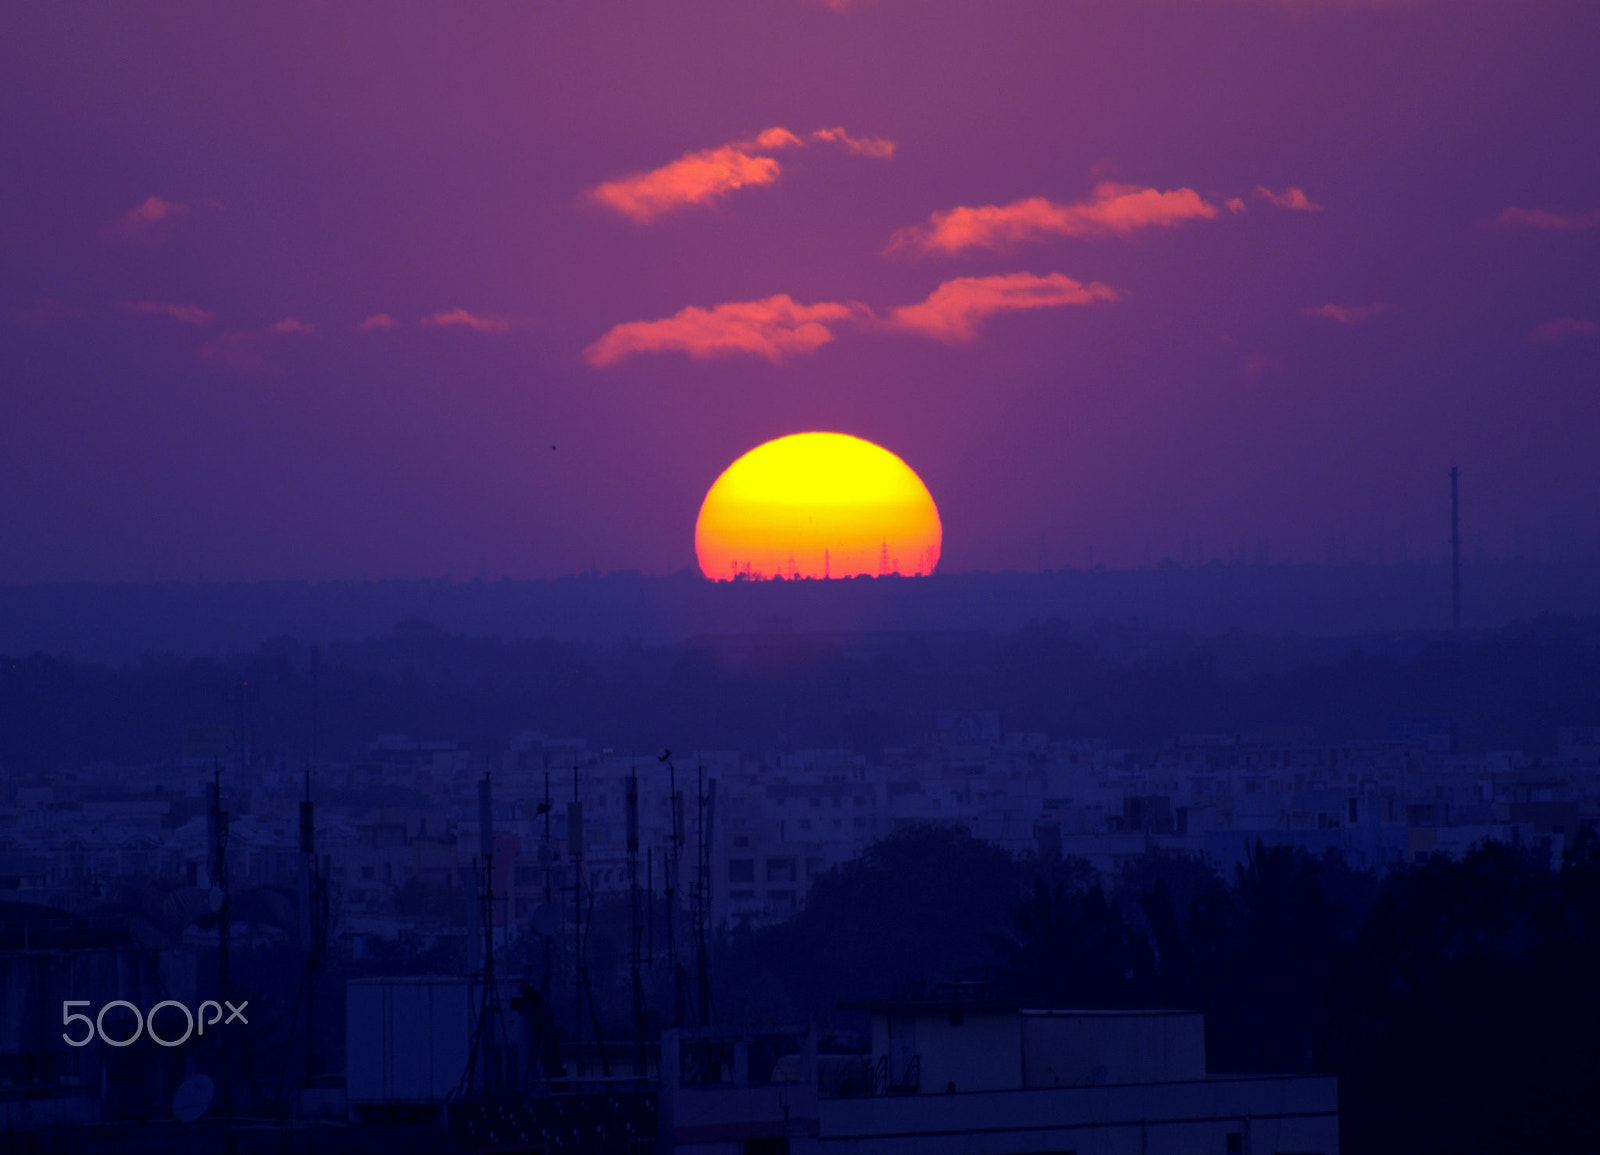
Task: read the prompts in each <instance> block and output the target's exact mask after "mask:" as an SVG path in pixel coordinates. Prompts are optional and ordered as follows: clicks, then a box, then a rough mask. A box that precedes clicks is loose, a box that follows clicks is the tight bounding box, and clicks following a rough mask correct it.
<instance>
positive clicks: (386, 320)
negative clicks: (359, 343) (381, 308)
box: [357, 313, 394, 333]
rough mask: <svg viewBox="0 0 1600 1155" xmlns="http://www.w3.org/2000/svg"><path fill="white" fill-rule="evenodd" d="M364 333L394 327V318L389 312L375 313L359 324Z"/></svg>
mask: <svg viewBox="0 0 1600 1155" xmlns="http://www.w3.org/2000/svg"><path fill="white" fill-rule="evenodd" d="M357 327H358V328H359V329H360V330H361V331H362V332H363V333H377V332H382V331H383V330H385V329H393V328H394V318H393V317H391V316H389V314H388V313H374V314H373V315H372V316H370V317H368V318H367V319H366V320H365V321H362V322H361V324H360V325H359V326H357Z"/></svg>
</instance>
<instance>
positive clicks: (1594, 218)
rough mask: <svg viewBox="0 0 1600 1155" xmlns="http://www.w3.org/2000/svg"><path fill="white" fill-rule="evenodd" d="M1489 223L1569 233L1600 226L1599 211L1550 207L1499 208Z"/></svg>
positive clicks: (1503, 227) (1507, 227) (1516, 228)
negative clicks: (1573, 210) (1555, 209)
mask: <svg viewBox="0 0 1600 1155" xmlns="http://www.w3.org/2000/svg"><path fill="white" fill-rule="evenodd" d="M1491 223H1492V224H1495V225H1498V226H1499V227H1500V228H1502V229H1515V230H1521V229H1537V230H1540V231H1543V232H1560V233H1571V232H1580V231H1582V230H1584V229H1593V228H1600V212H1592V213H1558V212H1553V211H1551V210H1550V209H1522V208H1507V209H1501V210H1500V213H1499V215H1498V216H1496V217H1495V218H1494V220H1493V221H1492V222H1491Z"/></svg>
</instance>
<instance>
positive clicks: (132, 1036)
mask: <svg viewBox="0 0 1600 1155" xmlns="http://www.w3.org/2000/svg"><path fill="white" fill-rule="evenodd" d="M90 1005H92V1004H91V1003H90V1002H89V1000H88V999H66V1000H64V1001H63V1002H62V1004H61V1022H62V1025H64V1026H68V1027H70V1026H72V1024H73V1023H77V1022H81V1023H83V1027H84V1030H83V1034H82V1036H81V1037H79V1038H74V1037H73V1036H72V1033H71V1032H70V1031H62V1032H61V1037H62V1039H64V1040H65V1041H66V1042H67V1043H68V1044H69V1045H71V1046H74V1047H86V1046H88V1045H89V1044H90V1043H92V1042H94V1041H95V1039H97V1038H98V1039H99V1040H100V1041H101V1042H102V1043H104V1044H106V1045H107V1046H108V1047H126V1046H128V1045H129V1044H130V1043H132V1042H134V1041H135V1040H137V1039H138V1038H139V1036H140V1035H144V1034H148V1035H149V1036H150V1038H151V1040H152V1041H154V1042H156V1043H159V1044H160V1045H161V1046H163V1047H181V1046H182V1045H183V1044H184V1043H187V1042H188V1041H189V1036H190V1035H204V1034H205V1033H206V1028H207V1027H214V1026H216V1025H217V1024H218V1023H221V1024H222V1025H223V1026H227V1025H228V1024H229V1023H231V1022H233V1020H235V1019H238V1020H239V1021H240V1022H241V1023H244V1024H245V1025H246V1026H249V1025H250V1020H249V1019H247V1018H245V1017H244V1009H245V1008H246V1007H248V1006H249V1005H250V1000H249V999H245V1000H244V1001H243V1002H241V1003H240V1004H239V1005H238V1006H234V1005H233V1004H232V1003H230V1002H229V1001H228V1000H227V999H223V1000H222V1002H220V1003H219V1002H217V1001H216V1000H214V999H207V1000H206V1001H205V1002H203V1003H201V1004H200V1005H199V1006H198V1007H196V1008H195V1009H194V1010H193V1011H191V1010H190V1009H189V1008H188V1007H186V1006H184V1005H183V1004H182V1003H180V1002H179V1001H178V1000H177V999H166V1000H164V1001H162V1002H159V1003H157V1004H156V1005H155V1006H153V1007H151V1008H150V1012H149V1014H146V1013H144V1012H143V1011H141V1010H140V1009H139V1008H138V1007H136V1006H134V1005H133V1004H132V1003H130V1002H128V1000H127V999H112V1000H111V1001H110V1002H109V1003H107V1004H105V1006H103V1007H101V1008H100V1013H99V1014H97V1015H95V1016H94V1018H92V1019H91V1018H90V1017H89V1016H88V1015H86V1014H84V1013H83V1012H82V1011H74V1010H73V1009H72V1008H73V1007H87V1006H90ZM115 1007H126V1008H127V1009H128V1010H129V1011H131V1012H132V1013H133V1030H132V1032H131V1033H129V1034H128V1036H127V1037H126V1038H114V1037H112V1035H108V1034H107V1033H106V1012H107V1011H110V1010H112V1009H113V1008H115ZM168 1007H170V1008H172V1010H171V1011H170V1012H169V1013H168V1014H166V1015H164V1016H163V1017H162V1021H163V1023H164V1024H165V1030H166V1031H167V1032H169V1033H171V1032H173V1031H174V1030H175V1028H176V1026H177V1024H176V1023H175V1022H173V1016H174V1015H177V1014H180V1013H181V1014H182V1015H183V1022H184V1027H183V1034H182V1035H179V1036H178V1037H177V1038H167V1037H164V1036H163V1035H162V1034H160V1033H158V1032H157V1031H156V1012H157V1011H160V1010H163V1009H165V1008H168ZM223 1007H227V1008H228V1017H227V1018H223V1017H222V1008H223ZM207 1011H209V1012H210V1013H211V1017H210V1018H209V1019H208V1018H207V1017H206V1012H207ZM117 1017H118V1018H124V1017H125V1016H120V1015H119V1016H117ZM112 1026H113V1028H114V1029H115V1030H116V1031H117V1032H118V1033H120V1031H121V1029H122V1028H121V1024H119V1023H116V1022H115V1021H114V1022H113V1024H112Z"/></svg>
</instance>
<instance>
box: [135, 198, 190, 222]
mask: <svg viewBox="0 0 1600 1155" xmlns="http://www.w3.org/2000/svg"><path fill="white" fill-rule="evenodd" d="M188 211H189V208H188V206H187V205H180V204H174V203H173V202H172V201H169V200H167V199H166V198H165V197H147V198H146V199H145V202H144V203H143V204H142V205H140V206H139V207H138V208H136V209H134V210H133V211H131V212H130V213H128V214H127V215H126V216H125V217H123V218H122V219H123V220H124V221H126V222H127V223H128V224H130V225H132V226H134V227H135V228H143V227H145V226H148V225H158V224H160V223H161V222H162V221H164V220H167V219H169V218H171V217H178V216H182V215H183V214H184V213H186V212H188Z"/></svg>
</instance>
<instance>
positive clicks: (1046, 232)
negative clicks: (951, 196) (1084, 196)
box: [889, 181, 1217, 253]
mask: <svg viewBox="0 0 1600 1155" xmlns="http://www.w3.org/2000/svg"><path fill="white" fill-rule="evenodd" d="M1216 215H1217V209H1216V206H1215V205H1212V204H1210V203H1208V202H1207V201H1205V200H1204V199H1203V198H1202V197H1201V196H1200V194H1199V193H1197V192H1195V191H1194V190H1193V189H1190V188H1180V189H1171V190H1169V191H1167V192H1162V191H1160V190H1159V189H1154V188H1139V187H1137V186H1135V185H1128V184H1115V183H1112V182H1110V181H1104V182H1101V183H1100V184H1097V185H1095V187H1094V196H1093V198H1092V199H1090V200H1087V201H1080V202H1079V203H1077V204H1069V205H1066V204H1056V203H1054V202H1053V201H1049V200H1046V199H1045V198H1044V197H1029V198H1028V199H1027V200H1020V201H1013V202H1012V203H1011V204H1008V205H980V206H977V207H970V206H967V205H960V206H958V207H956V208H953V209H950V210H949V211H948V212H936V213H934V214H933V215H932V216H931V217H930V218H929V222H928V225H927V227H926V228H921V227H917V228H909V229H901V230H900V231H899V232H898V233H896V234H895V235H894V238H893V239H892V240H891V241H890V242H889V248H890V249H891V250H892V249H897V248H903V247H907V246H909V247H914V248H918V249H921V250H922V251H924V252H944V253H957V252H960V251H961V250H963V249H970V248H998V247H1001V246H1003V245H1009V244H1015V243H1016V242H1019V241H1028V240H1034V239H1036V238H1039V237H1044V236H1063V237H1084V236H1090V237H1092V236H1107V235H1119V236H1126V235H1128V234H1130V233H1133V232H1136V231H1138V230H1139V229H1146V228H1155V227H1171V226H1173V225H1177V224H1179V223H1181V222H1183V221H1187V220H1196V219H1209V218H1211V217H1214V216H1216Z"/></svg>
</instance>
